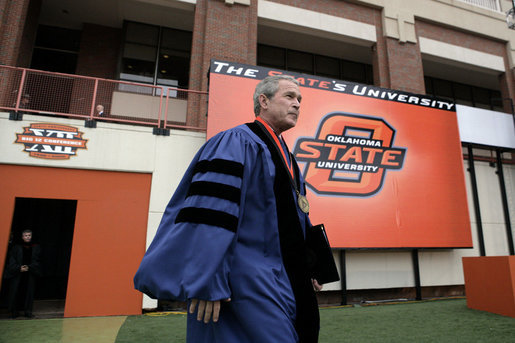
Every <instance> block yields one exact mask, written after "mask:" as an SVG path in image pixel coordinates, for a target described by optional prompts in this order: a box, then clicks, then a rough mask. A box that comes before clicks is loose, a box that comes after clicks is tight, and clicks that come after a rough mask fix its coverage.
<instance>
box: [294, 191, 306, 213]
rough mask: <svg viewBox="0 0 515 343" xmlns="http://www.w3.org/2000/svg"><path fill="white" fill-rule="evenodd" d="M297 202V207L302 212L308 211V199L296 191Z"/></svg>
mask: <svg viewBox="0 0 515 343" xmlns="http://www.w3.org/2000/svg"><path fill="white" fill-rule="evenodd" d="M297 203H298V204H299V208H300V210H301V211H302V212H304V213H308V212H309V201H308V199H307V198H306V197H305V196H304V195H302V194H300V193H298V192H297Z"/></svg>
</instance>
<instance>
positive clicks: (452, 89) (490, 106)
mask: <svg viewBox="0 0 515 343" xmlns="http://www.w3.org/2000/svg"><path fill="white" fill-rule="evenodd" d="M424 81H425V85H426V94H429V95H432V96H436V97H439V98H444V99H448V100H451V101H454V102H456V103H457V104H460V105H466V106H472V107H479V108H484V109H487V110H494V111H499V112H502V111H503V100H502V99H501V92H499V91H498V90H494V89H488V88H482V87H476V86H470V85H466V84H463V83H458V82H453V81H447V80H442V79H436V78H433V77H429V76H426V77H425V78H424Z"/></svg>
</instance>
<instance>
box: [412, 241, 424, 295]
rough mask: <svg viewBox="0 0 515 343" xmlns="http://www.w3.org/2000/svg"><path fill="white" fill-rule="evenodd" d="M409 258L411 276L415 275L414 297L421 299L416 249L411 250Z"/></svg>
mask: <svg viewBox="0 0 515 343" xmlns="http://www.w3.org/2000/svg"><path fill="white" fill-rule="evenodd" d="M411 258H412V260H413V276H414V277H415V292H416V297H415V299H416V300H422V286H421V285H420V265H419V263H418V249H413V250H412V251H411Z"/></svg>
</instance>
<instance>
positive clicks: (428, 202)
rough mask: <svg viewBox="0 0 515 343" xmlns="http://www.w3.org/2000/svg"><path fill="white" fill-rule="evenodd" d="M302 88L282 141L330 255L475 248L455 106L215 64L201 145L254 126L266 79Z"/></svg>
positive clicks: (370, 88) (271, 71)
mask: <svg viewBox="0 0 515 343" xmlns="http://www.w3.org/2000/svg"><path fill="white" fill-rule="evenodd" d="M283 73H284V74H288V75H291V76H293V77H294V78H296V79H297V80H298V81H299V82H300V84H301V87H300V90H301V93H302V104H301V108H300V117H299V120H298V122H297V126H296V127H295V128H293V129H291V130H289V131H287V132H285V133H284V137H285V140H286V142H287V144H288V146H289V147H290V150H291V151H292V152H293V154H294V155H295V157H296V159H297V161H298V162H299V165H300V168H301V171H302V173H303V176H304V178H305V180H306V184H307V186H308V189H307V192H308V195H307V197H308V199H309V201H310V205H311V210H310V217H311V220H312V222H313V223H324V224H325V227H326V229H327V233H328V236H329V240H330V242H331V245H332V246H333V247H341V248H421V247H433V248H436V247H438V248H465V247H472V237H471V232H470V222H469V214H468V208H467V197H466V189H465V177H464V171H463V162H462V151H461V142H460V139H459V132H458V123H457V118H456V112H455V106H454V103H450V102H446V101H443V100H440V99H435V98H432V97H428V96H424V95H418V94H412V93H405V92H400V91H395V90H390V89H384V88H378V87H373V86H368V85H362V84H357V83H352V82H345V81H339V80H331V79H326V78H321V77H317V76H310V75H305V74H297V73H292V72H285V71H281V70H276V69H269V68H263V67H256V66H249V65H242V64H236V63H231V62H223V61H212V64H211V73H210V86H209V89H210V96H209V110H208V132H207V133H208V137H211V136H213V135H215V134H216V133H218V132H219V131H222V130H225V129H228V128H231V127H233V126H236V125H240V124H243V123H245V122H250V121H253V120H254V113H253V101H252V94H253V92H254V88H255V86H256V85H257V83H258V82H259V81H260V80H262V79H263V78H264V77H266V76H268V75H274V74H283Z"/></svg>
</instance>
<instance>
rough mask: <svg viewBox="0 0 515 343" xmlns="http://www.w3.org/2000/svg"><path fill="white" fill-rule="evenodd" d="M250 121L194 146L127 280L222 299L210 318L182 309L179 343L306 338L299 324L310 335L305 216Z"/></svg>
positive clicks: (173, 295) (313, 320)
mask: <svg viewBox="0 0 515 343" xmlns="http://www.w3.org/2000/svg"><path fill="white" fill-rule="evenodd" d="M259 125H260V124H258V123H256V122H254V123H251V124H246V125H241V126H238V127H235V128H233V129H230V130H227V131H224V132H221V133H219V134H218V135H216V136H215V137H213V138H211V139H210V140H209V141H208V142H206V144H204V146H203V147H202V148H201V149H200V150H199V152H198V153H197V155H196V156H195V157H194V159H193V161H192V163H191V165H190V166H189V168H188V170H187V171H186V173H185V175H184V177H183V179H182V181H181V183H180V184H179V186H178V188H177V190H176V191H175V194H174V195H173V197H172V199H171V200H170V203H169V204H168V206H167V208H166V210H165V213H164V215H163V218H162V221H161V224H160V226H159V229H158V231H157V233H156V236H155V238H154V240H153V242H152V244H151V245H150V247H149V248H148V250H147V252H146V254H145V256H144V258H143V260H142V262H141V265H140V267H139V270H138V272H137V273H136V276H135V278H134V282H135V287H136V288H137V289H138V290H140V291H142V292H144V293H145V294H147V295H149V296H151V297H153V298H157V299H166V300H178V301H186V300H189V299H192V298H197V299H202V300H211V301H215V300H224V299H229V298H230V299H231V301H230V302H223V303H222V307H221V311H220V319H219V321H218V322H217V323H213V322H211V323H209V324H204V323H203V322H198V321H197V320H196V313H195V314H193V315H192V314H188V321H187V327H188V328H187V341H188V342H223V343H230V342H237V343H241V342H259V343H264V342H285V343H288V342H299V341H301V342H314V341H316V340H315V339H303V338H302V337H303V335H304V334H303V333H302V330H304V329H305V328H304V327H306V326H309V325H311V326H314V329H313V330H312V331H313V332H315V331H316V336H318V326H319V324H318V308H316V298H315V296H314V293H313V290H312V285H311V283H310V280H309V275H308V274H307V273H306V271H305V269H306V268H304V262H303V261H300V262H299V260H302V258H304V256H303V255H302V254H303V249H304V248H303V244H304V237H305V229H306V226H307V225H310V223H309V219H308V217H307V215H306V214H304V213H303V212H302V211H300V209H298V206H296V204H295V200H294V199H296V195H295V191H294V188H293V186H292V184H291V183H288V182H289V181H288V180H285V177H284V175H286V174H285V173H284V172H283V171H284V169H285V168H282V169H281V167H282V166H278V164H279V163H278V161H279V160H278V159H277V156H279V155H278V154H277V151H274V149H273V147H272V145H270V141H268V142H267V141H266V140H267V139H266V134H264V133H263V132H264V131H263V130H262V129H260V128H259ZM260 136H261V137H260ZM295 166H296V165H295ZM278 171H280V172H281V173H282V174H281V175H283V178H282V179H281V178H279V177H276V176H277V175H276V174H277V173H278ZM296 171H297V175H296V179H297V182H298V184H297V185H298V186H300V191H301V193H302V194H305V187H304V183H303V180H302V179H301V175H300V173H299V172H298V167H297V166H296ZM281 188H282V191H281ZM285 189H286V190H287V191H286V193H289V194H287V195H285V194H284V193H285V192H284V190H285ZM277 193H280V196H278V195H277ZM278 202H284V203H285V204H287V206H286V205H285V206H283V205H281V206H278ZM290 203H291V204H290ZM284 208H288V210H285V209H284ZM285 211H286V212H288V213H286V214H284V212H285ZM281 213H283V214H281ZM281 218H282V219H281ZM281 222H282V223H286V224H287V225H286V224H283V225H282V226H283V227H284V228H283V229H282V232H283V233H282V234H281V224H280V223H281ZM290 222H291V223H294V224H291V225H290ZM281 239H282V242H281ZM286 255H287V256H286ZM287 259H288V261H289V262H288V261H287ZM299 263H300V264H299ZM296 285H298V286H296ZM311 293H313V294H311ZM305 299H308V300H305ZM313 301H314V303H313ZM302 304H304V305H302ZM305 304H308V305H305ZM302 309H304V310H302ZM301 310H302V311H301ZM306 310H307V311H306ZM299 311H300V312H299ZM313 311H316V313H315V314H311V312H313ZM301 312H302V313H301ZM303 313H309V315H308V316H307V317H306V316H305V314H303ZM300 317H304V319H303V320H302V321H300V322H299V318H300ZM299 330H300V331H299ZM308 336H309V335H308ZM312 336H314V335H312ZM306 337H307V336H306Z"/></svg>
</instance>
